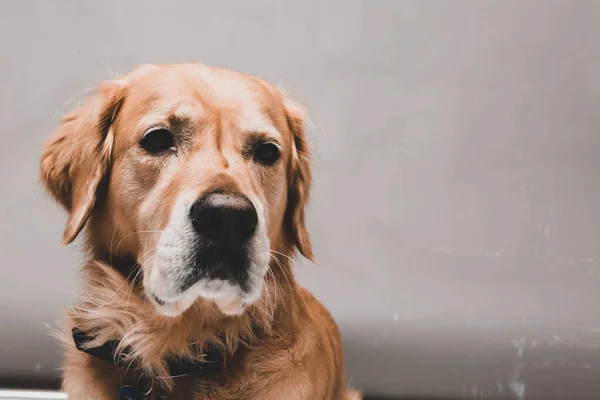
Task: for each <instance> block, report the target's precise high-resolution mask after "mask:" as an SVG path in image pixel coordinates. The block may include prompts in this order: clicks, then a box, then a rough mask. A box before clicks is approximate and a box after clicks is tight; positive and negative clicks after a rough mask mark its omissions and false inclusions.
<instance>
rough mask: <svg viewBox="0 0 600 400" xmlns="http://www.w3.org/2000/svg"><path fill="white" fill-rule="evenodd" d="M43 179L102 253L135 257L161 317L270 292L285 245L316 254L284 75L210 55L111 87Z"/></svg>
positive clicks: (67, 122) (302, 152)
mask: <svg viewBox="0 0 600 400" xmlns="http://www.w3.org/2000/svg"><path fill="white" fill-rule="evenodd" d="M41 175H42V180H43V182H44V184H45V186H46V188H47V189H48V190H49V192H50V193H51V194H52V195H53V196H54V197H55V198H56V199H57V200H58V202H59V203H60V204H61V205H62V206H63V207H64V208H65V209H66V210H67V211H68V213H69V219H68V222H67V225H66V229H65V234H64V243H70V242H71V241H73V240H74V239H75V237H76V236H77V235H78V233H79V232H80V231H81V230H82V229H83V228H84V226H86V225H87V234H88V242H89V244H90V246H91V249H92V251H93V253H94V254H95V255H99V254H108V255H110V256H111V257H113V256H114V257H129V258H132V259H134V260H135V261H136V262H137V264H138V265H139V266H140V267H141V268H140V271H141V273H142V274H143V280H142V281H143V289H144V292H145V294H146V297H147V298H148V301H150V302H152V303H153V304H154V305H155V307H156V309H157V310H158V312H159V313H161V314H163V315H169V316H175V315H179V314H181V313H182V312H183V311H185V310H186V309H187V308H188V307H189V306H190V305H191V304H193V303H194V302H195V301H196V299H198V298H199V297H200V298H204V299H208V300H211V301H215V302H216V304H217V305H218V306H219V307H220V309H221V310H222V311H223V313H225V314H229V315H235V314H239V313H242V312H243V311H244V307H245V306H246V305H247V304H251V303H253V302H255V301H256V300H258V299H259V298H260V296H261V293H262V290H263V283H264V278H265V275H266V273H267V271H268V268H269V264H270V262H271V257H272V254H274V253H279V252H282V253H284V254H286V255H288V254H290V253H291V251H292V250H293V249H294V247H295V248H297V249H298V250H299V251H300V252H301V253H302V254H303V255H304V256H306V257H308V258H312V250H311V245H310V241H309V237H308V233H307V231H306V227H305V222H304V206H305V204H306V202H307V199H308V193H309V189H310V182H311V175H310V169H309V152H308V146H307V143H306V139H305V136H304V130H303V116H302V111H301V110H300V108H299V107H298V106H297V105H296V104H295V103H293V102H292V101H291V100H290V99H289V98H287V97H286V96H285V95H284V94H282V93H281V91H280V90H278V89H277V88H276V87H274V86H272V85H271V84H269V83H267V82H265V81H263V80H261V79H258V78H254V77H250V76H247V75H244V74H241V73H237V72H233V71H228V70H222V69H216V68H211V67H208V66H205V65H202V64H174V65H156V66H143V67H139V68H138V69H136V70H134V71H133V72H131V73H129V74H128V75H126V76H124V77H122V78H120V79H116V80H112V81H108V82H104V83H102V84H101V85H100V86H99V87H98V89H97V92H96V94H95V95H94V96H93V97H92V98H91V99H90V100H89V101H88V102H87V103H85V104H84V105H83V106H81V107H79V108H78V109H76V110H75V111H73V112H72V113H71V114H69V115H68V116H67V117H66V118H65V119H64V121H63V123H62V125H61V126H60V127H59V129H58V130H57V131H56V132H55V133H54V134H53V136H52V137H51V139H50V140H49V142H48V143H47V144H46V146H45V148H44V151H43V155H42V159H41Z"/></svg>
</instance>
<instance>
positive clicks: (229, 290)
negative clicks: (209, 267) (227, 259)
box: [148, 280, 264, 317]
mask: <svg viewBox="0 0 600 400" xmlns="http://www.w3.org/2000/svg"><path fill="white" fill-rule="evenodd" d="M211 286H213V287H214V286H217V287H219V288H220V289H221V290H218V291H211V290H206V289H207V287H211ZM263 286H264V285H263V282H262V280H254V281H253V284H252V289H251V290H250V292H248V293H244V294H243V295H241V290H239V288H237V287H234V286H231V285H227V284H223V281H214V282H208V283H207V282H205V281H204V280H201V281H200V282H197V283H196V284H195V285H193V286H192V287H190V288H189V289H188V290H186V291H185V292H183V293H182V294H181V295H179V296H177V297H176V298H174V299H170V300H162V299H159V298H157V297H156V296H153V295H150V296H148V297H149V298H151V299H152V300H151V301H152V303H153V304H154V306H155V308H156V311H157V312H158V313H159V314H161V315H163V316H165V317H177V316H179V315H181V314H183V313H184V312H185V311H186V310H187V309H188V308H190V307H191V306H192V305H193V304H194V303H195V302H196V300H198V298H203V299H205V300H209V301H213V302H214V303H215V304H216V305H217V307H218V308H219V310H220V311H221V312H222V313H223V314H224V315H225V316H232V317H233V316H239V315H242V314H243V313H244V311H245V310H246V307H247V306H248V305H250V304H252V303H254V302H255V301H257V300H258V299H259V298H260V297H261V295H262V290H263Z"/></svg>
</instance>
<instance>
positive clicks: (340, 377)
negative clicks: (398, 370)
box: [41, 64, 360, 400]
mask: <svg viewBox="0 0 600 400" xmlns="http://www.w3.org/2000/svg"><path fill="white" fill-rule="evenodd" d="M152 115H155V116H156V115H159V116H160V115H162V116H163V117H164V118H167V119H169V123H184V124H186V129H187V130H189V131H191V132H193V133H194V135H192V139H190V143H189V145H188V147H187V148H186V149H187V150H186V152H185V153H182V155H181V160H184V161H177V162H176V163H171V164H169V162H166V161H156V160H153V159H152V160H151V159H149V158H148V157H145V156H144V155H143V154H142V153H140V152H139V150H138V146H137V143H138V141H139V132H140V129H141V128H140V125H143V124H144V121H145V119H147V117H149V116H150V117H152ZM259 117H260V118H268V120H269V123H272V124H273V126H275V127H276V130H277V133H276V134H277V135H279V140H280V141H281V144H282V146H281V147H282V148H283V153H282V162H280V163H279V166H276V167H274V168H272V169H269V170H265V169H262V170H257V169H256V168H255V167H252V166H251V165H249V164H248V163H244V162H241V161H240V158H239V155H238V153H239V149H240V147H241V146H242V144H241V142H240V141H241V140H242V139H243V137H244V135H246V133H245V132H243V126H248V125H252V124H253V123H254V124H255V125H256V122H257V121H258V119H257V118H259ZM157 118H158V117H157ZM161 118H162V117H161ZM255 125H254V126H255ZM253 129H254V128H253ZM200 157H201V160H202V165H201V168H199V167H198V160H199V159H200ZM165 171H167V172H165ZM41 176H42V180H43V182H44V184H45V186H46V188H47V189H48V190H49V192H50V193H51V194H52V195H53V197H54V198H56V199H57V201H58V202H59V203H60V204H61V205H62V206H63V207H64V208H65V209H66V210H67V211H68V213H69V219H68V222H67V225H66V229H65V234H64V243H70V242H71V241H73V240H74V239H75V237H76V236H77V235H78V233H79V232H80V231H81V230H82V229H84V228H85V233H86V246H85V248H86V254H87V256H88V261H87V262H86V264H85V265H84V266H83V285H82V288H81V294H80V299H79V300H78V301H77V303H76V304H75V305H74V306H73V307H71V309H70V310H68V319H67V323H66V324H65V332H64V334H63V335H62V338H63V340H64V346H65V357H64V363H63V388H64V390H65V391H66V392H67V393H68V394H69V399H71V400H84V399H85V400H88V399H98V400H103V399H106V400H108V399H115V398H116V396H117V393H118V388H119V387H120V386H121V385H122V384H124V383H126V382H127V381H128V379H131V378H132V377H139V376H141V375H144V376H146V377H150V378H149V379H150V381H151V382H152V385H153V388H156V390H161V391H163V392H164V393H168V395H169V397H168V398H170V399H198V400H200V399H202V400H210V399H215V400H216V399H257V400H258V399H261V400H269V399H298V400H300V399H311V400H314V399H328V400H329V399H350V398H356V399H358V398H360V396H359V394H358V393H354V392H349V391H346V389H345V384H344V364H343V356H342V348H341V338H340V333H339V331H338V328H337V326H336V324H335V322H334V320H333V319H332V318H331V316H330V315H329V313H328V312H327V310H326V309H325V308H324V307H323V306H322V305H321V304H320V303H319V302H318V301H317V300H316V299H315V298H314V297H313V296H312V295H310V294H309V293H308V292H307V291H306V290H304V289H303V288H301V287H300V286H299V285H298V284H297V283H296V281H295V280H294V276H293V274H292V266H291V259H292V257H293V255H294V251H295V249H297V250H299V251H300V253H302V254H303V255H304V256H306V257H307V258H309V259H311V258H312V249H311V245H310V240H309V236H308V233H307V230H306V227H305V223H304V207H305V205H306V202H307V200H308V195H309V190H310V184H311V173H310V157H309V149H308V145H307V142H306V138H305V135H304V129H303V115H302V110H301V108H300V107H299V106H298V105H296V104H295V103H294V102H292V101H291V100H290V99H289V98H288V97H287V96H286V95H285V94H283V93H282V92H281V91H280V90H279V89H277V88H276V87H274V86H272V85H271V84H269V83H267V82H265V81H263V80H261V79H258V78H254V77H250V76H247V75H244V74H241V73H237V72H233V71H227V70H222V69H216V68H211V67H208V66H205V65H202V64H173V65H160V66H150V65H149V66H142V67H139V68H137V69H136V70H134V71H133V72H131V73H130V74H128V75H126V76H124V77H122V78H119V79H115V80H112V81H109V82H104V83H102V84H101V85H100V86H99V88H98V90H97V93H96V94H95V96H93V97H92V98H91V99H90V100H89V101H88V102H87V103H86V104H84V105H83V106H81V107H80V108H78V109H76V110H75V111H73V112H72V113H71V114H69V115H68V116H67V117H66V118H65V119H64V121H63V123H62V125H61V126H60V128H59V129H58V130H57V131H56V132H55V133H54V134H53V136H52V137H51V139H50V140H49V141H48V143H47V144H46V146H45V148H44V151H43V155H42V158H41ZM192 187H194V188H196V187H201V188H203V189H215V188H217V189H220V188H234V189H235V190H238V191H241V192H245V193H251V194H252V195H253V196H255V197H256V198H258V199H260V201H261V202H262V203H263V204H264V205H265V214H266V215H267V217H268V226H267V233H268V238H269V241H270V249H271V258H272V261H271V262H270V265H269V271H268V273H267V275H266V277H265V278H264V280H265V286H264V289H263V292H262V296H261V297H260V299H259V300H258V301H257V302H255V303H254V304H252V305H250V306H249V307H247V308H246V310H245V311H244V312H243V314H241V315H238V316H227V315H225V314H224V313H223V312H224V311H223V310H226V309H227V307H228V305H227V304H218V303H217V302H215V301H210V300H204V299H201V298H200V299H198V300H197V301H196V302H195V303H194V304H193V305H192V306H191V307H189V308H188V309H186V310H185V311H184V312H183V313H182V314H181V315H179V316H177V317H166V316H162V315H160V314H158V313H157V311H156V308H155V305H154V304H153V303H152V302H151V301H150V300H149V299H148V297H147V296H146V295H145V293H144V290H143V288H142V286H143V284H142V281H144V279H146V275H148V274H150V272H151V270H150V268H151V266H150V265H151V263H150V260H151V259H152V257H153V252H154V248H155V247H156V241H157V236H158V235H157V234H156V233H158V232H161V230H163V229H164V227H165V224H166V223H167V220H168V218H169V212H170V210H171V207H172V206H173V203H174V201H175V198H176V196H177V193H178V192H179V191H181V190H183V189H185V188H192ZM117 259H118V260H129V259H131V260H134V261H135V262H132V263H127V261H125V262H124V264H125V265H126V268H122V266H121V265H118V264H119V263H122V264H123V262H122V261H119V262H117V261H116V260H117ZM74 326H77V327H79V328H80V329H83V330H84V331H86V332H87V333H88V334H91V335H93V336H95V341H94V342H93V343H92V344H91V345H100V344H102V343H104V342H106V341H108V340H119V341H120V346H121V348H122V349H125V348H128V349H129V352H128V353H127V357H128V360H127V361H130V362H131V363H133V362H134V361H135V362H136V365H137V366H138V367H136V369H133V368H132V369H126V368H119V367H115V366H114V365H111V364H109V363H106V362H104V361H101V360H97V359H95V358H93V357H91V356H89V355H87V354H86V353H83V352H80V351H78V350H76V348H75V346H74V345H73V342H72V340H71V338H70V329H71V328H72V327H74ZM192 343H195V344H203V343H212V344H214V345H216V346H218V347H219V348H220V349H221V351H222V352H223V354H225V358H226V361H227V369H226V372H224V374H223V375H222V376H219V377H216V378H214V379H212V378H211V379H195V378H193V377H170V376H169V375H168V370H167V369H166V368H165V360H166V359H169V358H172V357H182V358H188V359H201V358H202V356H201V355H199V354H195V353H194V351H193V348H192V347H191V344H192ZM153 390H154V389H153Z"/></svg>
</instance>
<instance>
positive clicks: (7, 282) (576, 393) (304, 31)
mask: <svg viewBox="0 0 600 400" xmlns="http://www.w3.org/2000/svg"><path fill="white" fill-rule="evenodd" d="M175 3H176V4H175ZM186 60H195V61H204V62H206V63H208V64H213V65H216V66H222V67H229V68H233V69H239V70H242V71H244V72H247V73H250V74H255V75H259V76H262V77H265V78H267V79H270V80H271V81H273V82H275V83H279V84H282V85H283V86H284V87H286V88H287V89H288V90H289V91H290V92H291V93H292V94H294V95H295V97H296V98H298V99H299V100H300V101H302V102H304V103H305V104H307V105H308V107H309V109H310V115H311V121H312V127H313V129H312V138H313V142H314V147H315V151H316V157H315V163H314V167H315V176H316V183H315V190H314V197H313V201H312V206H311V208H310V221H309V225H310V229H311V231H312V235H313V238H314V242H315V248H316V249H315V250H316V254H317V265H312V264H308V263H304V262H303V263H300V264H299V265H298V266H297V269H296V271H297V274H298V276H299V279H300V280H301V282H303V283H304V284H305V285H306V286H307V287H309V288H310V289H311V290H312V291H313V292H314V293H315V294H316V295H317V296H318V297H319V298H320V299H321V300H322V301H323V302H324V303H325V304H326V305H327V306H328V307H329V309H330V310H331V311H332V312H333V314H334V315H335V317H336V318H337V321H338V322H339V324H340V326H341V328H342V331H343V334H344V337H345V346H346V358H347V364H348V376H349V379H350V382H351V383H352V384H354V385H355V386H358V387H361V388H365V389H368V390H369V391H370V392H373V393H381V394H395V395H405V396H408V395H419V394H422V395H439V396H459V397H460V396H462V397H465V398H490V397H492V398H493V397H494V396H499V397H506V398H515V399H523V398H526V399H536V398H539V399H561V398H562V399H592V398H598V396H599V395H600V394H598V393H600V312H599V311H598V307H599V306H600V254H599V240H600V211H599V204H600V179H599V178H600V177H599V174H598V172H599V169H600V157H599V154H600V134H599V132H598V126H599V123H600V113H599V112H598V111H599V110H598V108H599V104H600V102H599V100H600V2H598V1H596V2H593V1H585V0H579V1H550V0H539V1H517V0H514V1H483V0H473V1H466V0H454V1H442V0H439V1H433V0H422V1H416V0H415V1H365V2H358V1H342V0H338V1H329V2H319V1H316V0H315V1H302V2H291V1H288V2H281V1H272V2H265V1H260V2H256V1H254V2H241V1H240V2H235V3H230V2H199V1H189V2H173V3H171V2H167V1H143V2H142V1H136V2H132V1H127V2H117V1H114V0H113V1H102V2H82V1H53V2H50V1H17V0H4V1H1V2H0V93H1V96H0V101H1V103H0V118H1V121H2V131H1V132H2V141H3V142H2V144H3V145H2V147H1V149H0V177H1V180H2V185H0V188H1V189H0V190H1V196H0V212H1V214H2V224H1V225H0V239H1V240H0V273H1V275H0V276H1V279H0V300H1V301H0V379H6V378H11V377H12V378H16V377H21V378H25V379H28V380H36V379H48V378H51V377H53V376H54V375H55V367H56V364H57V362H58V350H57V348H56V344H55V342H54V340H53V339H52V338H51V337H50V336H48V334H47V333H48V332H49V330H50V329H49V328H48V327H47V326H46V324H48V325H51V326H52V325H55V324H56V321H57V320H58V318H59V310H60V309H61V308H63V307H64V306H65V305H67V304H68V302H69V299H70V298H72V295H73V293H74V291H75V288H76V285H77V278H76V271H77V267H78V264H79V262H80V255H79V253H78V250H77V248H76V247H77V246H73V247H70V248H63V249H59V248H58V243H59V242H60V238H61V233H62V228H63V222H64V220H65V218H64V215H63V213H62V212H61V211H60V210H59V209H58V208H57V207H56V206H54V204H52V203H51V202H50V201H49V200H48V199H47V197H46V196H45V195H44V194H43V193H42V191H41V189H40V187H39V184H38V181H37V179H38V178H37V171H38V156H39V153H40V149H41V146H42V144H43V142H44V141H45V139H46V138H47V137H48V135H49V134H50V132H51V131H52V130H53V128H54V127H55V126H56V125H57V124H58V122H59V116H60V114H64V113H65V112H66V111H68V110H70V109H71V108H72V107H74V106H75V105H76V104H77V103H78V102H79V101H81V100H82V99H83V98H85V94H86V93H88V92H89V88H91V87H93V85H94V84H95V83H96V82H98V81H99V80H102V79H106V78H110V77H112V76H113V75H114V74H115V73H119V72H126V71H128V70H129V69H130V68H132V67H133V66H135V65H137V64H140V63H147V62H157V63H159V62H174V61H186ZM86 89H88V92H86ZM594 393H596V395H594Z"/></svg>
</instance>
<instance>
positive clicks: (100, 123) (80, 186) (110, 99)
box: [40, 81, 125, 245]
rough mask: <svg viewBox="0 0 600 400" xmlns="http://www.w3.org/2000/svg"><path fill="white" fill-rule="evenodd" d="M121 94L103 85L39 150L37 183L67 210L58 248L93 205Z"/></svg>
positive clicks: (118, 86) (120, 88) (113, 85)
mask: <svg viewBox="0 0 600 400" xmlns="http://www.w3.org/2000/svg"><path fill="white" fill-rule="evenodd" d="M124 96H125V89H124V85H123V84H122V83H121V82H120V81H109V82H105V83H102V84H101V85H100V86H98V88H97V91H96V94H95V96H94V97H92V98H91V99H90V100H88V101H87V102H86V103H85V104H84V105H83V106H81V107H79V108H78V109H76V110H74V111H72V112H71V113H70V114H68V115H67V116H66V117H65V118H64V119H63V122H62V124H61V125H60V127H59V128H58V129H57V130H56V131H55V132H54V133H53V134H52V136H51V137H50V139H49V140H48V142H47V143H46V145H45V146H44V150H43V153H42V157H41V167H40V172H41V178H42V181H43V183H44V185H45V186H46V189H47V190H48V191H49V192H50V194H52V196H53V197H54V198H55V199H56V200H57V201H58V202H59V203H60V204H61V205H62V206H63V207H64V208H65V209H66V210H67V211H68V212H69V220H68V221H67V226H66V228H65V233H64V236H63V243H62V244H63V245H64V244H69V243H71V242H72V241H73V240H74V239H75V238H76V237H77V235H78V234H79V232H80V231H81V229H82V228H83V226H84V225H85V222H86V221H87V219H88V217H89V216H90V213H91V211H92V208H93V207H94V203H95V201H96V192H97V189H98V185H99V184H100V182H101V181H102V179H103V177H104V176H105V175H106V173H107V172H108V167H109V162H110V153H111V150H112V142H113V136H112V132H110V125H111V123H112V121H113V119H114V118H115V116H116V114H117V112H118V111H119V108H120V106H121V104H122V103H123V99H124Z"/></svg>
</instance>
